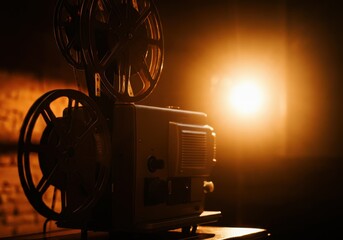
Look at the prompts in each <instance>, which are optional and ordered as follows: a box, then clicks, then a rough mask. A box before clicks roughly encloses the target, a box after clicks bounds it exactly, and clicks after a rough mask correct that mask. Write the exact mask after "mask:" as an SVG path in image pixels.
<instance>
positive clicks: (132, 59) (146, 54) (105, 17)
mask: <svg viewBox="0 0 343 240" xmlns="http://www.w3.org/2000/svg"><path fill="white" fill-rule="evenodd" d="M80 32H81V42H82V48H83V54H84V58H85V62H86V65H87V67H89V70H90V72H91V73H92V74H94V78H98V79H99V78H100V79H101V83H102V87H103V90H104V91H105V93H106V94H109V95H110V96H112V97H113V98H114V100H118V101H122V102H137V101H140V100H142V99H143V98H145V97H146V96H148V95H149V94H150V93H151V92H152V91H153V89H154V87H155V86H156V84H157V82H158V80H159V77H160V74H161V71H162V65H163V45H164V43H163V36H162V26H161V23H160V19H159V15H158V12H157V10H156V7H155V5H154V3H153V2H152V1H150V0H86V1H85V2H84V5H83V8H82V14H81V27H80ZM94 78H92V79H94Z"/></svg>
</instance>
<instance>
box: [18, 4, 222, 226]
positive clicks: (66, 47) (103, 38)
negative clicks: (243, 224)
mask: <svg viewBox="0 0 343 240" xmlns="http://www.w3.org/2000/svg"><path fill="white" fill-rule="evenodd" d="M54 31H55V39H56V42H57V45H58V47H59V49H60V51H61V52H62V54H63V55H64V57H65V59H66V60H67V61H68V63H69V64H70V65H72V66H73V68H74V70H77V71H81V72H83V73H84V78H83V82H82V81H80V82H79V85H80V86H81V85H82V84H83V85H84V86H86V87H87V94H85V91H81V90H82V87H80V91H77V90H71V89H57V90H53V91H50V92H47V93H45V94H44V95H42V96H41V97H40V98H39V99H37V100H36V102H35V103H34V104H33V105H32V107H31V108H30V109H29V111H28V113H27V115H26V117H25V119H24V122H23V124H22V128H21V132H20V137H19V144H18V169H19V176H20V180H21V184H22V187H23V189H24V192H25V194H26V196H27V198H28V200H29V201H30V203H31V205H32V206H33V207H34V208H35V209H36V210H37V211H38V212H39V213H40V214H41V215H43V216H44V217H46V218H47V220H55V221H56V223H57V226H59V227H62V228H74V229H81V230H86V231H87V230H94V231H109V232H111V231H129V232H154V231H161V230H169V229H175V228H183V229H186V230H185V231H187V229H188V230H189V229H191V227H193V226H196V225H198V224H202V223H208V222H213V221H217V219H218V218H219V217H220V214H221V213H220V212H219V211H218V212H208V211H204V200H205V194H206V193H207V192H211V191H212V190H213V188H214V186H213V183H212V182H211V181H210V173H211V169H212V167H213V166H214V163H215V148H216V146H215V133H214V131H213V129H212V128H211V127H210V126H208V125H207V122H206V121H207V120H206V114H204V113H200V112H193V111H185V110H180V109H173V108H159V107H151V106H143V105H136V104H135V102H138V101H140V100H142V99H143V98H145V97H147V96H148V95H149V94H150V93H151V92H152V91H153V89H154V88H155V86H156V84H157V82H158V80H159V77H160V74H161V70H162V64H163V56H164V55H163V54H164V52H163V51H164V50H163V36H162V27H161V22H160V19H159V15H158V12H157V10H156V6H155V5H154V2H153V1H150V0H126V1H125V0H84V1H80V0H79V1H77V0H60V1H58V3H57V6H56V10H55V16H54ZM193 230H194V229H193Z"/></svg>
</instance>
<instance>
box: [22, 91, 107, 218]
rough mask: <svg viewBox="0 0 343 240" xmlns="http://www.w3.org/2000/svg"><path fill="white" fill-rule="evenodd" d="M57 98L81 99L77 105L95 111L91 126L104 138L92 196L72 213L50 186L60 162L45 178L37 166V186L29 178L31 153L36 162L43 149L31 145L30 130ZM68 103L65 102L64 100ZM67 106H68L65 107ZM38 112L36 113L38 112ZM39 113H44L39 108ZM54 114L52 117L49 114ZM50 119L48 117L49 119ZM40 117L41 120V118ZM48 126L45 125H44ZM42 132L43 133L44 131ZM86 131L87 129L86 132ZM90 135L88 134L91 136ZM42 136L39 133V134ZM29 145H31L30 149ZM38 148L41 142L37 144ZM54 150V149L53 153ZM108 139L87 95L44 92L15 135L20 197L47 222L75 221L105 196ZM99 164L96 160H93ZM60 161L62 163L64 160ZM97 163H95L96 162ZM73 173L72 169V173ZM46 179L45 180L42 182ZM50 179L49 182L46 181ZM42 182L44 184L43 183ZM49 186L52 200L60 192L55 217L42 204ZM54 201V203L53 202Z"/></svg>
mask: <svg viewBox="0 0 343 240" xmlns="http://www.w3.org/2000/svg"><path fill="white" fill-rule="evenodd" d="M61 96H69V97H75V100H76V98H78V97H80V98H82V97H83V98H84V99H81V101H83V102H82V103H83V106H85V102H86V105H87V104H89V105H91V107H94V109H96V110H95V111H97V112H96V114H97V115H99V116H98V117H99V118H98V119H100V120H99V121H98V120H96V122H95V123H94V124H96V126H98V125H99V126H100V127H103V130H102V133H104V135H102V137H103V141H102V142H103V143H104V146H103V148H102V149H101V150H103V152H104V154H103V156H104V158H103V159H100V161H101V164H102V165H101V166H100V170H99V172H97V173H99V175H98V176H99V178H97V180H96V182H95V184H94V185H93V186H92V187H93V188H92V190H94V191H92V195H89V196H87V197H86V199H85V200H84V201H83V202H82V203H81V204H80V206H77V207H73V209H70V208H68V205H67V203H66V202H65V201H66V197H67V195H66V194H67V190H65V189H64V190H63V191H65V192H64V193H63V191H62V190H61V189H58V188H57V187H56V186H53V183H52V177H54V174H56V173H55V172H56V171H57V173H58V171H59V170H58V168H59V166H60V165H61V164H62V163H63V162H62V160H60V163H57V164H59V165H57V164H56V166H55V167H54V169H53V171H54V172H53V173H50V175H49V176H45V175H44V173H43V170H42V169H41V166H40V171H41V173H42V177H41V179H40V180H39V182H38V184H35V183H34V181H33V175H32V171H31V170H32V169H31V166H30V164H31V163H32V162H31V161H34V160H31V159H30V153H32V152H35V151H36V152H37V155H38V160H39V161H40V159H39V153H40V151H41V152H42V151H44V149H42V148H43V147H42V148H40V146H39V145H38V146H34V143H33V142H32V132H33V130H34V127H35V124H36V123H37V119H38V117H39V116H40V115H41V114H42V113H41V112H40V111H41V110H42V109H41V108H42V106H44V104H50V103H51V102H52V101H51V102H49V100H52V99H54V100H56V99H58V98H59V97H61ZM68 99H69V98H68ZM68 105H69V103H68ZM38 110H40V111H38ZM43 110H46V109H44V108H43ZM46 114H48V115H49V114H50V113H46ZM52 114H54V113H52ZM51 116H52V115H51ZM43 117H44V116H43ZM47 126H48V125H47ZM44 130H45V129H44ZM87 131H88V129H87ZM91 134H92V133H91ZM42 135H43V133H42ZM30 144H31V145H30ZM39 144H41V142H40V143H39ZM34 147H36V148H37V149H34ZM55 150H56V149H55ZM110 154H111V153H110V136H109V134H108V129H107V124H106V120H105V119H104V117H103V116H102V114H101V111H100V109H99V108H98V106H97V105H96V103H95V102H94V101H93V100H92V99H91V98H89V97H88V96H87V95H85V94H83V93H81V92H79V91H76V90H72V89H63V90H62V89H60V90H52V91H50V92H47V93H45V94H43V95H42V96H41V97H40V98H39V99H37V100H36V101H35V102H34V104H33V105H32V106H31V108H30V109H29V111H28V113H27V115H26V116H25V119H24V121H23V124H22V128H21V131H20V135H19V141H18V172H19V178H20V181H21V185H22V187H23V190H24V193H25V195H26V197H27V199H28V200H29V202H30V203H31V205H32V206H33V207H34V208H35V209H36V210H37V211H38V212H39V213H40V214H41V215H43V216H44V217H46V218H47V219H52V220H62V219H69V218H72V217H75V216H77V215H79V214H83V213H85V212H86V211H87V210H90V209H91V206H93V205H94V204H95V203H96V202H97V201H98V199H99V198H100V197H101V196H102V195H103V193H104V192H105V190H106V188H107V183H108V180H109V166H110ZM97 160H99V159H97ZM63 161H66V160H65V159H64V160H63ZM98 162H99V161H98ZM73 170H74V169H73ZM44 178H46V179H44ZM49 178H50V179H49ZM44 181H45V182H44ZM50 186H53V187H54V196H53V197H55V192H56V189H58V190H60V191H61V212H60V213H58V212H56V211H55V210H54V209H53V208H54V207H53V206H54V202H52V207H51V208H50V207H49V206H47V204H46V203H45V202H44V201H43V195H44V194H45V192H46V191H47V189H48V188H49V187H50ZM54 201H55V200H54Z"/></svg>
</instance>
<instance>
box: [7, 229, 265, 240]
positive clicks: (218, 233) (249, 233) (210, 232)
mask: <svg viewBox="0 0 343 240" xmlns="http://www.w3.org/2000/svg"><path fill="white" fill-rule="evenodd" d="M269 235H270V234H269V233H268V231H267V230H265V229H261V228H239V227H213V226H199V227H198V228H197V231H196V234H187V235H186V234H184V233H182V232H181V229H175V230H172V231H168V232H163V233H155V234H144V235H138V234H128V233H112V234H109V233H107V232H92V231H89V232H87V239H133V240H134V239H136V240H140V239H144V240H145V239H146V240H148V239H149V240H157V239H158V240H183V239H184V240H186V239H187V240H188V239H206V240H224V239H267V238H268V237H269ZM9 239H25V240H30V239H32V240H33V239H51V240H52V239H54V240H55V239H62V240H71V239H81V231H80V230H60V231H55V232H50V233H46V234H43V233H39V234H32V235H26V236H16V237H14V238H9Z"/></svg>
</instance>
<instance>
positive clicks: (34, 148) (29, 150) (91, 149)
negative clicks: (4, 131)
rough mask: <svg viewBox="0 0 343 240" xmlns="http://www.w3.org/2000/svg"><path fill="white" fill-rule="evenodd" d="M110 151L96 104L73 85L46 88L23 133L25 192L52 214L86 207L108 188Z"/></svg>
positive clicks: (40, 209) (77, 211)
mask: <svg viewBox="0 0 343 240" xmlns="http://www.w3.org/2000/svg"><path fill="white" fill-rule="evenodd" d="M110 154H111V150H110V136H109V133H108V129H107V123H106V120H105V119H104V117H103V116H102V113H101V111H100V110H99V108H98V106H97V105H96V103H95V102H94V101H93V100H92V99H91V98H89V97H88V96H86V95H84V94H83V93H81V92H78V91H75V90H54V91H51V92H48V93H46V94H44V95H43V96H42V97H40V98H39V99H38V100H37V101H36V102H35V103H34V104H33V105H32V107H31V108H30V110H29V111H28V114H27V115H26V117H25V119H24V122H23V125H22V128H21V132H20V136H19V142H18V171H19V177H20V180H21V184H22V186H23V189H24V192H25V194H26V196H27V198H28V200H29V201H30V203H31V204H32V206H33V207H34V208H35V209H36V210H37V211H38V212H39V213H40V214H42V215H43V216H45V217H47V218H48V219H54V220H58V219H60V218H61V216H63V217H64V218H65V217H67V218H68V217H70V216H71V214H80V213H82V212H84V211H87V209H88V208H89V207H90V206H92V205H93V204H95V203H96V201H97V200H98V198H99V197H101V195H102V193H103V192H104V191H105V188H106V186H107V182H108V178H109V165H110ZM57 193H58V194H57ZM57 195H58V197H57ZM75 199H76V200H75ZM57 205H58V206H57Z"/></svg>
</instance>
